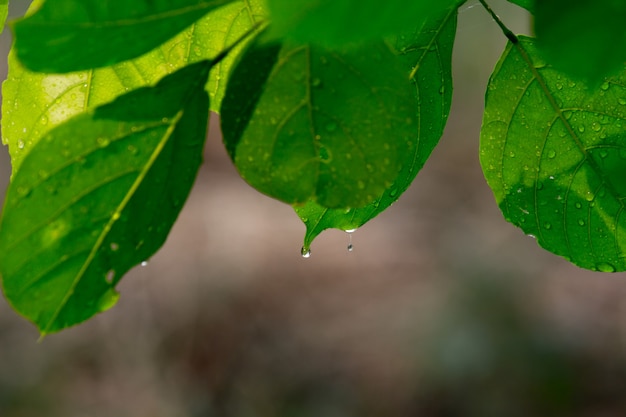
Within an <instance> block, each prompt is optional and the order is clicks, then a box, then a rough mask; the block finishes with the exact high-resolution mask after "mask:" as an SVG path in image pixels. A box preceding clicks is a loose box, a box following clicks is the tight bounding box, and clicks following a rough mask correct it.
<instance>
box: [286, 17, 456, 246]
mask: <svg viewBox="0 0 626 417" xmlns="http://www.w3.org/2000/svg"><path fill="white" fill-rule="evenodd" d="M455 31H456V8H453V9H450V10H449V11H447V12H446V13H445V14H443V15H442V16H439V17H437V18H433V19H431V20H429V21H428V22H427V23H426V24H425V25H424V26H423V27H422V28H420V30H418V31H416V32H415V33H414V34H413V35H411V36H407V35H405V36H401V37H399V38H398V39H397V41H396V48H397V50H398V51H400V56H399V59H401V60H402V61H403V62H404V65H405V66H406V68H407V69H408V70H410V69H411V68H417V69H416V70H415V76H414V78H413V85H412V86H407V87H408V88H409V89H410V90H411V91H412V93H411V94H413V95H414V96H415V102H414V109H413V111H414V114H415V117H416V120H417V121H416V125H415V129H416V133H417V136H416V137H415V140H416V142H415V147H414V148H413V151H412V152H410V153H407V154H406V155H405V158H406V161H405V164H404V166H403V168H402V170H401V171H400V173H399V175H398V176H397V178H396V179H395V180H394V183H393V185H392V186H391V187H389V188H388V189H387V190H385V191H384V192H383V193H381V194H379V195H378V196H377V197H376V199H375V200H374V201H372V202H371V203H370V204H368V205H367V206H365V207H362V208H353V209H349V210H341V209H329V208H326V207H322V206H320V205H319V204H317V203H315V202H312V201H311V202H308V203H307V204H305V205H304V206H295V207H294V208H295V210H296V213H298V215H299V216H300V218H301V219H302V221H303V222H304V223H305V225H306V234H305V236H304V246H303V251H304V253H307V252H308V251H309V247H310V245H311V242H313V239H315V237H316V236H317V235H319V234H320V233H321V232H322V231H324V230H325V229H329V228H336V229H341V230H350V229H356V228H358V227H360V226H362V225H363V224H365V223H366V222H367V221H369V220H370V219H372V218H373V217H375V216H377V215H378V214H380V213H381V212H382V211H383V210H385V209H386V208H388V207H389V206H390V205H391V204H392V203H393V202H394V201H396V200H397V199H398V198H399V197H400V195H402V193H404V191H405V190H406V189H407V188H408V187H409V185H410V184H411V182H412V181H413V179H414V178H415V176H416V175H417V173H418V172H419V170H420V169H421V168H422V166H423V165H424V163H425V162H426V160H427V159H428V157H429V156H430V153H431V152H432V150H433V148H434V147H435V145H436V144H437V143H438V141H439V138H440V137H441V135H442V133H443V129H444V126H445V124H446V120H447V117H448V113H449V111H450V104H451V99H452V73H451V56H452V45H453V42H454V36H455Z"/></svg>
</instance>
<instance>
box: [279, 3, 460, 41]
mask: <svg viewBox="0 0 626 417" xmlns="http://www.w3.org/2000/svg"><path fill="white" fill-rule="evenodd" d="M267 3H268V8H269V10H270V15H271V16H272V30H273V33H274V36H277V37H283V36H287V37H289V38H292V39H294V40H296V41H299V42H303V43H306V42H311V43H315V44H321V45H325V46H337V45H345V44H349V43H354V42H356V43H360V42H363V41H367V40H375V39H378V38H381V37H383V36H387V35H391V34H399V33H403V32H407V31H411V30H413V29H414V28H415V27H419V26H420V25H421V24H422V23H423V22H424V21H425V20H427V19H429V18H432V17H435V16H437V15H439V14H440V13H441V12H442V11H444V10H447V9H449V8H450V6H452V5H458V4H460V3H461V2H460V1H459V0H438V1H436V2H435V1H428V0H413V1H410V2H407V1H405V0H386V1H383V2H377V1H360V0H322V1H320V0H298V1H293V0H268V1H267Z"/></svg>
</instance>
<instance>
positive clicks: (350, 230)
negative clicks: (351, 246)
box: [345, 228, 356, 233]
mask: <svg viewBox="0 0 626 417" xmlns="http://www.w3.org/2000/svg"><path fill="white" fill-rule="evenodd" d="M345 232H346V233H354V232H356V228H354V229H347V230H345Z"/></svg>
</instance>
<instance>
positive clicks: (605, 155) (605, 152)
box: [600, 149, 609, 159]
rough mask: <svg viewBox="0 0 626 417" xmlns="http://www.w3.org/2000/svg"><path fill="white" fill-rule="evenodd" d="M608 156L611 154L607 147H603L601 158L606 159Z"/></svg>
mask: <svg viewBox="0 0 626 417" xmlns="http://www.w3.org/2000/svg"><path fill="white" fill-rule="evenodd" d="M607 156H609V153H608V152H607V150H606V149H602V150H601V151H600V158H602V159H604V158H606V157H607Z"/></svg>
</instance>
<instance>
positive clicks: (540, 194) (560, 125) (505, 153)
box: [480, 38, 626, 271]
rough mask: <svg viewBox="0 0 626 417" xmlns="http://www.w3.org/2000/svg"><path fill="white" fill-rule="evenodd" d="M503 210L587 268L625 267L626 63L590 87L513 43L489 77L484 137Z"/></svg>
mask: <svg viewBox="0 0 626 417" xmlns="http://www.w3.org/2000/svg"><path fill="white" fill-rule="evenodd" d="M480 142H481V143H480V158H481V164H482V166H483V170H484V173H485V177H486V178H487V182H488V183H489V185H490V187H491V188H492V190H493V192H494V195H495V198H496V201H497V202H498V205H499V206H500V209H501V210H502V213H503V214H504V217H505V218H506V219H507V220H508V221H510V222H511V223H513V224H515V225H516V226H518V227H520V228H522V229H523V230H524V232H525V233H526V234H530V235H533V236H534V237H536V238H537V242H538V243H539V244H540V245H541V246H543V247H544V248H545V249H547V250H549V251H551V252H553V253H555V254H557V255H561V256H563V257H565V258H566V259H568V260H570V261H571V262H573V263H575V264H576V265H579V266H581V267H583V268H587V269H592V270H600V271H623V270H625V269H626V216H625V212H624V202H625V199H626V182H624V177H625V175H626V70H622V72H621V73H620V74H619V75H618V76H616V77H614V78H611V79H609V80H608V81H606V82H605V83H603V84H602V85H600V86H599V87H598V88H596V89H588V88H586V87H585V86H584V84H582V83H580V82H577V81H575V80H572V79H571V78H568V77H566V76H565V75H564V74H563V73H562V72H559V71H557V70H555V69H554V68H552V67H550V66H547V65H546V64H545V62H544V61H542V60H541V59H540V58H539V53H538V51H537V49H536V47H535V42H534V40H532V39H529V38H521V40H520V43H519V44H518V45H512V44H510V43H509V45H508V46H507V48H506V50H505V51H504V54H503V56H502V58H501V59H500V61H499V63H498V65H497V67H496V69H495V70H494V73H493V75H492V77H491V80H490V82H489V87H488V91H487V102H486V108H485V114H484V119H483V127H482V131H481V138H480Z"/></svg>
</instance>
